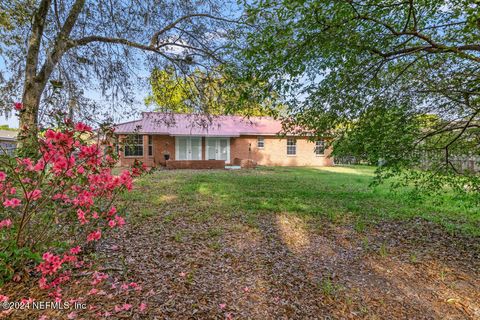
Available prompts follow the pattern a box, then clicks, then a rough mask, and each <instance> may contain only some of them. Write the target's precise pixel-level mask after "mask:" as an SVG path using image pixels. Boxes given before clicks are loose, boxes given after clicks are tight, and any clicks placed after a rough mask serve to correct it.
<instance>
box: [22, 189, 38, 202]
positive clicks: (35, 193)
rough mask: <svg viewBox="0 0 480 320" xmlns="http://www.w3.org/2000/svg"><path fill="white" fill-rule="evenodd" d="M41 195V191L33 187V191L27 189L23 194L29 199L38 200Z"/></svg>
mask: <svg viewBox="0 0 480 320" xmlns="http://www.w3.org/2000/svg"><path fill="white" fill-rule="evenodd" d="M41 196H42V191H40V190H38V189H35V190H33V191H29V192H27V193H26V194H25V197H26V198H27V199H29V200H33V201H35V200H38V199H40V197H41Z"/></svg>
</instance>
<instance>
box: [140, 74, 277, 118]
mask: <svg viewBox="0 0 480 320" xmlns="http://www.w3.org/2000/svg"><path fill="white" fill-rule="evenodd" d="M150 85H151V89H152V94H151V95H150V96H148V97H147V98H146V99H145V102H146V103H147V105H152V104H154V105H155V106H156V110H157V111H163V112H177V113H205V114H209V115H224V114H237V115H244V116H265V115H271V116H273V115H276V114H277V113H278V110H279V108H278V107H277V106H275V105H274V104H273V99H274V98H273V97H275V95H274V94H272V95H271V97H270V99H264V100H263V101H261V102H260V97H261V93H262V84H259V83H256V82H248V81H244V80H239V79H238V78H236V77H234V76H233V75H231V74H230V73H228V72H221V71H220V70H216V72H210V73H206V72H202V71H200V70H199V69H197V70H194V72H192V73H190V74H189V75H181V76H179V75H177V74H176V72H175V70H174V69H171V68H167V69H158V68H156V69H154V70H153V72H152V74H151V77H150Z"/></svg>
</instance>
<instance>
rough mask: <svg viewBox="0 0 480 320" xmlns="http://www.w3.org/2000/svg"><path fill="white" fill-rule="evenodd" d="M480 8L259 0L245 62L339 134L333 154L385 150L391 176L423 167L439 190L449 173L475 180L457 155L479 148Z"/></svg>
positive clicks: (302, 112)
mask: <svg viewBox="0 0 480 320" xmlns="http://www.w3.org/2000/svg"><path fill="white" fill-rule="evenodd" d="M479 9H480V8H479V3H478V2H476V1H471V0H454V1H446V0H445V1H427V0H425V1H423V0H422V1H420V0H406V1H398V0H382V1H379V0H378V1H377V0H368V1H355V0H339V1H330V0H320V1H282V2H276V1H259V2H255V3H253V4H251V5H250V6H249V8H248V16H249V22H251V23H253V24H255V25H256V27H257V32H255V33H248V34H246V42H247V44H248V45H247V46H246V47H245V49H244V51H243V55H244V58H245V63H244V69H245V70H251V72H252V73H253V74H254V75H255V76H256V77H258V78H261V79H263V80H266V81H267V80H268V81H269V82H270V83H272V85H273V86H274V87H275V88H276V90H278V92H280V93H281V94H282V95H283V96H290V98H289V102H290V103H289V106H290V108H289V118H290V121H289V124H291V127H295V126H297V128H298V126H301V127H302V128H304V129H306V130H314V131H316V132H317V134H319V135H320V134H324V133H325V132H327V133H329V134H330V135H332V136H333V141H332V143H333V144H334V154H336V155H342V154H343V155H345V154H352V153H353V154H356V155H359V156H363V157H368V158H369V160H370V161H371V162H377V161H378V160H381V163H383V164H384V165H383V167H382V168H381V170H380V171H379V172H380V173H381V174H382V173H383V174H384V176H390V175H391V174H392V173H398V172H406V171H405V170H403V169H406V168H411V167H415V166H423V167H424V168H426V169H428V170H427V171H423V172H422V173H421V175H422V177H421V178H420V179H421V180H422V182H424V183H428V182H429V181H432V182H434V183H431V184H430V185H431V186H433V187H435V188H437V189H438V181H439V180H438V179H437V180H436V179H435V178H439V179H440V177H441V179H440V180H441V181H442V184H443V182H445V183H453V181H460V182H459V183H458V185H457V186H458V187H461V188H467V189H469V190H471V189H472V188H474V189H476V190H478V188H480V185H479V184H478V178H477V177H476V176H475V175H471V174H470V173H469V172H467V171H465V170H462V169H461V168H459V167H458V166H457V165H456V164H455V159H456V157H459V156H473V155H476V156H478V155H480V143H479V142H480V132H479V123H480V76H479V75H480V72H479V71H480V70H479V68H480V10H479ZM417 174H420V173H418V172H417ZM469 174H470V175H469ZM458 176H463V177H464V178H462V179H456V177H458ZM467 176H468V177H467ZM379 177H381V175H380V176H379ZM445 177H451V178H452V179H445ZM417 178H418V176H417ZM454 178H455V179H454ZM465 179H467V180H465Z"/></svg>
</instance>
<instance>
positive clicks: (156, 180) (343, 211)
mask: <svg viewBox="0 0 480 320" xmlns="http://www.w3.org/2000/svg"><path fill="white" fill-rule="evenodd" d="M372 177H373V169H372V168H368V167H336V168H259V169H255V170H240V171H189V170H186V171H158V172H154V173H152V174H150V175H147V176H145V177H143V178H141V179H139V180H138V181H137V184H136V189H135V190H134V191H133V192H132V193H130V194H128V195H127V196H126V198H125V200H126V201H127V202H128V203H129V204H128V209H129V213H128V214H129V219H130V225H129V226H128V227H126V228H125V229H124V230H123V231H122V232H121V233H120V234H118V235H117V236H116V240H115V241H116V242H112V244H113V243H115V245H114V246H115V247H117V244H118V245H119V248H115V249H111V247H113V245H112V246H110V245H109V244H108V243H106V244H104V245H103V246H102V248H101V250H100V256H102V257H103V261H104V264H105V266H106V267H107V268H108V267H111V266H113V267H114V268H116V269H118V268H119V266H120V269H121V271H120V272H119V275H120V276H125V277H128V278H134V279H135V280H137V281H138V282H139V283H142V285H143V286H144V287H145V288H147V289H149V290H151V292H153V293H154V294H153V295H152V296H151V297H150V298H149V301H148V304H149V306H150V308H149V311H148V312H149V314H148V316H149V318H156V317H157V318H173V319H185V318H194V319H211V318H214V319H225V318H233V319H247V318H250V319H252V318H254V319H280V318H285V319H287V318H288V319H304V318H323V317H327V316H329V317H332V318H352V319H353V318H365V319H378V318H382V319H383V318H412V319H413V318H422V319H423V318H442V319H473V318H478V317H480V306H479V304H478V301H480V281H479V279H480V277H479V276H480V271H479V270H480V262H479V261H480V257H479V253H480V246H479V241H478V240H479V239H480V238H479V235H480V231H479V223H480V213H479V211H480V210H479V208H478V207H476V206H475V204H474V203H473V202H472V201H470V200H469V199H466V198H455V197H454V195H451V194H445V195H443V196H442V199H440V198H439V197H436V198H428V199H424V200H422V201H419V200H412V198H411V197H409V196H408V190H400V191H397V192H395V193H393V192H391V191H390V190H389V188H388V187H387V186H379V187H375V188H372V187H369V183H370V181H371V179H372ZM440 200H442V201H440ZM117 242H118V243H117Z"/></svg>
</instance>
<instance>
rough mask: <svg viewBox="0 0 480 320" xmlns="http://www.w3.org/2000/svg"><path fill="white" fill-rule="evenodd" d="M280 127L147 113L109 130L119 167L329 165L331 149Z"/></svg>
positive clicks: (263, 120) (264, 121)
mask: <svg viewBox="0 0 480 320" xmlns="http://www.w3.org/2000/svg"><path fill="white" fill-rule="evenodd" d="M281 131H282V124H281V122H280V121H278V120H275V119H273V118H270V117H250V118H248V119H247V118H244V117H241V116H215V117H212V118H209V119H207V118H205V117H201V116H198V115H188V114H165V113H155V112H147V113H143V114H142V119H140V120H136V121H130V122H125V123H121V124H118V125H116V126H115V134H116V136H117V143H118V145H120V146H122V147H121V148H119V154H120V165H121V166H128V165H131V164H132V163H133V162H134V161H135V160H140V161H143V162H144V163H145V164H146V165H147V166H149V167H154V166H159V165H160V166H167V167H169V168H223V167H224V166H225V164H227V165H241V166H242V167H243V166H248V164H252V163H256V164H259V165H266V166H331V165H333V158H331V157H329V155H330V153H331V149H326V148H325V144H324V142H323V141H320V140H319V141H311V140H310V139H309V138H308V137H306V136H280V135H279V134H280V132H281Z"/></svg>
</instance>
